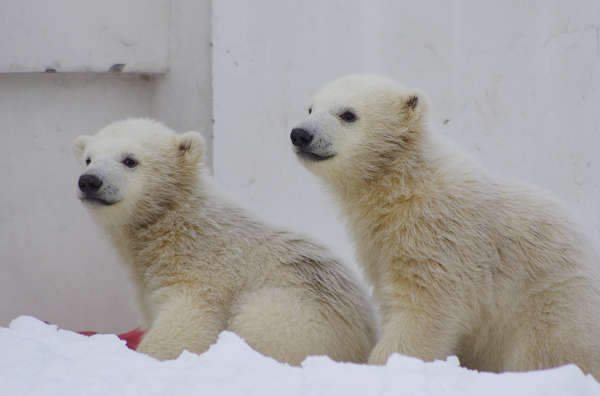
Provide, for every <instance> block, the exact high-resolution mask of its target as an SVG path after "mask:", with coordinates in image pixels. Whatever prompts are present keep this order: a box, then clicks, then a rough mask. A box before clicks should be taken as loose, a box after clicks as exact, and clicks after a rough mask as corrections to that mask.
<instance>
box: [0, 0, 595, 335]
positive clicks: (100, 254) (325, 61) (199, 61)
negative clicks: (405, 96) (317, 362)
mask: <svg viewBox="0 0 600 396" xmlns="http://www.w3.org/2000/svg"><path fill="white" fill-rule="evenodd" d="M72 1H74V0H72ZM111 1H112V0H111ZM41 3H44V2H41ZM52 3H53V4H63V5H65V4H66V5H68V4H69V3H68V1H67V0H62V1H57V2H52ZM160 3H161V2H160V1H155V2H151V3H150V4H153V7H155V8H151V9H147V10H145V11H144V12H148V13H149V15H151V17H148V18H149V19H153V20H159V21H160V20H166V21H168V27H167V28H165V29H163V30H162V31H163V32H164V33H163V36H164V35H166V36H168V37H166V38H164V37H162V36H161V37H162V38H161V39H160V40H158V41H157V42H154V43H153V40H149V41H147V40H146V39H148V37H153V36H152V35H151V34H144V35H142V37H141V40H142V41H143V42H144V43H145V44H144V45H146V46H147V47H146V48H155V47H154V45H155V44H156V45H158V47H156V48H163V49H164V47H163V44H160V43H163V41H162V40H163V39H164V43H166V44H165V45H166V46H167V48H166V49H165V51H166V52H165V53H166V55H165V56H166V58H164V59H166V60H165V61H164V63H165V64H166V70H164V71H161V70H159V69H157V70H156V71H154V72H153V73H152V74H148V73H147V70H146V69H143V68H142V66H139V67H138V68H139V70H138V71H137V72H134V73H133V74H130V75H127V74H125V73H122V74H107V73H82V72H79V73H72V72H65V73H57V74H38V73H18V74H0V119H2V120H3V126H2V127H1V128H0V183H1V186H2V187H1V188H0V326H6V325H7V324H8V322H9V321H10V320H11V319H13V318H14V317H16V316H18V315H21V314H28V315H34V316H36V317H38V318H40V319H44V320H47V321H50V322H53V323H57V324H59V325H60V326H61V327H64V328H69V329H73V330H96V331H113V332H122V331H127V330H130V329H132V328H133V327H134V326H136V325H137V320H136V318H135V316H134V314H133V313H132V312H131V310H130V309H129V291H128V288H127V282H126V281H125V279H124V274H123V272H122V271H121V269H120V266H119V263H118V260H117V259H116V257H115V255H114V253H112V250H111V248H110V246H109V245H108V243H107V242H106V241H105V240H104V239H103V237H102V236H101V234H100V232H99V231H98V230H97V229H96V227H95V225H94V224H93V222H92V220H91V218H90V217H89V216H88V214H87V213H86V211H85V209H84V208H83V207H82V206H81V204H80V203H79V202H78V201H77V199H76V197H75V188H76V181H77V177H78V174H79V169H78V168H77V164H76V162H75V160H74V158H73V156H72V154H71V143H72V140H73V139H74V138H75V137H76V136H78V135H81V134H93V133H95V132H96V131H97V130H98V129H100V128H101V127H103V126H104V125H106V124H108V123H109V122H112V121H114V120H117V119H121V118H125V117H128V116H150V117H154V118H158V119H159V120H161V121H163V122H165V123H166V124H168V125H170V126H171V127H173V128H174V129H176V130H178V131H187V130H191V129H196V130H201V131H202V132H203V133H204V134H205V136H207V137H208V138H209V139H210V137H211V135H212V134H213V133H214V146H213V150H214V151H213V153H212V157H211V158H212V161H213V164H214V172H215V178H216V180H217V184H220V185H221V186H222V187H223V189H224V190H226V191H227V192H229V193H230V195H232V196H233V198H234V199H236V200H237V201H239V202H241V203H242V204H243V205H244V206H246V207H248V208H250V209H251V210H252V211H253V212H255V213H256V214H257V215H258V216H260V217H261V218H263V219H266V220H267V221H269V222H271V223H276V224H279V225H282V226H285V227H287V228H292V229H296V230H300V231H303V232H305V233H307V234H309V235H310V236H312V237H314V239H316V240H319V241H321V242H323V243H325V244H326V245H328V246H330V247H332V248H333V249H334V251H335V252H336V253H337V254H338V255H339V256H341V257H342V258H343V259H345V260H346V261H347V262H353V257H352V252H351V246H350V244H349V242H348V240H347V238H346V236H345V230H344V228H343V226H342V225H341V223H340V221H339V220H338V218H337V213H336V210H335V207H334V206H333V205H332V204H331V203H330V202H329V199H328V198H327V197H325V196H324V195H323V193H322V191H321V188H320V186H319V183H318V181H317V180H316V179H315V178H314V177H313V176H312V175H311V174H309V172H308V171H306V170H305V169H304V168H302V166H300V165H299V164H298V163H297V161H296V159H295V158H294V155H293V154H292V151H291V145H290V142H289V133H290V131H291V129H292V127H293V126H294V125H296V124H297V123H299V122H300V121H302V119H303V118H304V117H305V116H306V110H307V106H308V103H309V100H310V97H311V96H312V95H313V94H314V93H315V92H316V91H317V90H318V89H319V87H320V86H321V85H322V84H324V83H326V82H328V81H330V80H332V79H334V78H337V77H340V76H342V75H345V74H348V73H356V72H375V73H381V74H384V75H386V76H388V77H391V78H394V79H396V80H398V81H400V82H402V83H404V84H405V85H407V86H409V87H419V88H422V89H424V90H425V91H426V92H427V93H428V94H429V99H430V102H431V107H432V110H431V119H430V124H431V128H432V129H434V130H436V131H438V132H440V133H442V134H444V135H447V136H449V137H450V138H451V139H453V140H455V141H457V142H458V143H459V144H460V145H462V146H463V147H465V148H466V149H467V150H469V151H470V152H472V153H473V154H474V156H475V157H476V158H478V159H480V161H481V162H482V163H483V164H484V165H485V166H487V167H488V168H491V169H492V170H494V171H497V172H500V173H502V174H505V175H509V176H513V177H517V178H520V179H524V180H527V181H530V182H533V183H535V184H538V185H540V186H542V187H544V188H546V189H548V190H550V191H552V192H553V193H554V194H556V195H557V196H559V197H560V198H561V199H562V200H563V201H565V202H566V203H568V204H569V205H570V206H571V207H573V208H574V211H575V212H576V214H578V215H579V216H580V218H581V219H582V220H583V221H584V222H585V224H586V225H587V226H589V227H590V228H591V229H592V232H593V234H594V235H595V237H596V239H598V240H600V199H599V197H600V159H599V158H600V156H599V153H600V130H599V128H600V111H599V108H600V89H599V88H600V42H599V36H600V30H599V27H600V22H598V18H597V16H598V15H600V3H599V2H597V1H596V0H575V1H568V2H567V1H554V0H552V1H543V0H535V1H522V0H520V1H515V0H506V1H502V2H500V1H497V2H482V1H474V0H473V1H441V0H423V1H392V0H390V1H359V0H346V1H328V2H324V1H318V0H293V1H286V2H282V1H275V0H270V1H267V0H253V1H241V0H235V1H233V0H230V1H225V0H213V1H212V2H211V1H208V0H205V1H200V2H198V1H193V0H171V1H167V0H165V1H164V4H166V5H167V6H166V7H163V8H161V7H160V6H157V4H158V5H160ZM22 4H29V5H31V4H34V5H35V4H37V5H39V4H40V2H39V1H34V0H27V1H24V2H8V3H6V4H5V3H3V4H2V6H0V10H1V11H2V12H0V22H1V23H0V29H1V26H6V25H3V24H5V23H6V21H8V20H9V19H10V20H14V18H16V19H18V18H23V15H26V14H27V12H26V11H27V10H26V11H23V8H22ZM106 4H107V6H111V4H110V3H106ZM136 4H140V3H136ZM55 7H56V8H49V9H48V11H46V13H45V16H46V17H47V19H49V20H55V21H56V22H55V23H54V24H50V25H48V26H53V27H54V28H56V27H57V26H58V30H57V31H54V32H53V33H52V35H57V36H58V37H59V39H58V40H57V39H56V38H54V39H53V40H50V41H52V42H54V43H57V42H58V43H60V42H61V40H60V36H61V35H68V34H72V27H69V29H66V28H65V29H63V30H61V29H60V26H61V23H60V18H59V16H60V7H58V6H55ZM30 9H31V8H29V10H30ZM113 9H114V10H120V12H125V13H127V12H131V13H132V14H131V15H130V17H127V18H123V17H122V16H120V17H119V18H115V19H114V20H111V22H110V24H107V23H106V22H105V20H104V19H102V20H100V21H96V22H97V23H99V25H97V24H96V27H97V26H100V27H102V26H110V29H108V30H109V31H110V33H111V34H116V33H115V32H125V33H123V34H126V32H127V26H125V27H123V25H120V26H116V25H114V24H115V23H117V22H116V21H127V20H129V18H136V17H139V15H140V13H139V12H135V11H133V9H131V8H129V7H128V6H124V7H121V8H120V7H114V6H113ZM17 11H18V12H17ZM10 12H13V14H10ZM24 12H25V13H24ZM95 12H96V11H95ZM144 12H142V14H143V13H144ZM162 13H166V14H162ZM98 15H104V14H103V13H102V12H98ZM211 18H212V19H211ZM211 21H212V24H211ZM92 22H94V18H91V19H90V22H89V23H90V24H92ZM11 23H16V26H17V27H15V28H14V29H15V30H14V31H11V36H10V37H11V40H19V37H21V36H20V35H19V30H18V29H19V28H18V26H19V23H17V22H11ZM139 23H141V24H142V25H141V26H142V27H140V28H139V29H142V30H141V31H145V30H143V29H144V28H143V26H144V23H143V20H142V21H140V22H139ZM10 26H15V25H14V24H13V25H10ZM65 26H67V25H65ZM161 26H162V25H161ZM122 29H124V30H122ZM159 30H160V29H159ZM0 33H2V32H1V31H0ZM21 33H22V32H21ZM23 34H24V33H23ZM82 34H83V33H82ZM211 35H212V42H213V47H211V46H210V40H211ZM117 36H118V34H117ZM2 37H3V36H2V34H0V43H4V42H5V41H2V40H3V39H2ZM69 42H75V43H77V41H76V40H75V41H69ZM100 42H102V40H100ZM34 43H35V41H34ZM107 43H108V44H102V45H108V47H107V48H108V50H107V51H105V52H104V53H105V54H114V53H118V51H121V50H126V48H125V49H124V48H121V46H120V45H117V47H114V48H112V49H114V51H112V50H111V45H112V44H110V43H117V44H118V43H122V41H120V40H116V41H115V40H109V41H107ZM77 45H81V46H82V48H86V49H87V50H89V51H92V53H95V52H94V47H93V46H92V47H90V46H89V43H87V42H81V41H80V42H79V44H77ZM117 48H118V50H117ZM34 49H35V48H34ZM23 51H26V52H27V53H30V52H32V51H30V50H29V48H27V49H25V48H24V49H23ZM33 53H34V54H35V51H33ZM43 53H44V54H48V52H47V51H43ZM126 53H127V54H129V53H128V52H126ZM150 53H151V51H150ZM7 54H9V52H7V51H6V50H5V49H4V47H3V45H0V58H2V61H1V62H0V64H2V63H3V62H4V63H5V64H14V62H12V63H11V62H6V61H5V60H4V59H5V58H4V57H5V56H8V55H7ZM10 54H11V55H10V56H11V57H16V58H17V59H16V60H15V62H17V64H19V62H21V58H20V54H21V52H19V51H17V52H10ZM56 54H57V55H56V56H55V57H54V58H56V59H54V60H53V61H52V62H50V64H62V63H61V62H60V61H61V59H59V58H60V57H59V55H60V54H64V52H56ZM51 55H52V52H50V58H47V59H52V58H53V57H52V56H51ZM65 56H66V55H65ZM124 56H125V55H124ZM127 56H129V55H127ZM40 59H41V58H40ZM44 59H46V58H44ZM100 59H104V58H100ZM115 59H120V58H115ZM136 59H138V58H136V57H135V56H133V57H132V58H131V60H128V61H127V62H129V65H134V64H135V62H136ZM160 59H163V58H161V57H160V56H158V57H156V58H155V61H156V64H160V63H161V62H162V61H161V60H160ZM113 61H114V62H115V63H121V61H117V60H114V59H112V58H111V59H110V61H107V63H102V62H100V63H98V64H99V65H101V66H102V67H100V66H98V69H96V68H88V69H77V68H76V66H72V70H71V71H73V70H75V71H76V70H88V71H89V70H92V71H94V70H96V71H97V70H101V71H103V70H105V69H106V64H108V63H112V62H113ZM77 62H79V63H77ZM77 62H75V63H73V64H75V65H77V64H79V65H82V64H83V63H82V62H80V61H77ZM47 63H48V62H47V61H44V62H41V61H40V62H38V63H36V65H38V66H36V67H46V66H44V65H46V64H47ZM32 65H33V63H32ZM40 65H41V66H40ZM77 67H78V66H77ZM30 68H34V67H33V66H31V67H30ZM36 70H37V69H36ZM44 70H45V69H44ZM2 71H4V72H6V71H12V69H11V70H2ZM58 71H60V70H58ZM67 71H68V70H67ZM125 71H127V69H125ZM211 82H212V85H211ZM213 117H214V129H213V124H212V118H213Z"/></svg>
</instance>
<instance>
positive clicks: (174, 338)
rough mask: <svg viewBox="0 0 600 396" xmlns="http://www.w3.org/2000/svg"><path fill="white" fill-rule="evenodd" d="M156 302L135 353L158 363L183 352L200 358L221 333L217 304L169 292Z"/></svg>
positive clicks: (184, 294) (221, 315)
mask: <svg viewBox="0 0 600 396" xmlns="http://www.w3.org/2000/svg"><path fill="white" fill-rule="evenodd" d="M160 300H162V301H161V302H160V303H158V304H156V310H155V312H156V314H155V316H154V320H153V321H152V324H151V325H150V328H149V329H148V331H147V332H146V334H145V336H144V338H143V339H142V341H141V342H140V345H139V347H138V348H137V351H138V352H141V353H145V354H147V355H150V356H152V357H155V358H157V359H159V360H168V359H176V358H178V357H179V355H181V353H182V352H183V350H188V351H190V352H194V353H197V354H201V353H202V352H205V351H206V350H207V349H208V348H209V347H210V346H211V345H212V344H214V343H215V342H216V341H217V338H218V336H219V334H220V333H221V332H222V331H223V330H225V320H224V315H223V312H221V311H222V309H220V308H219V304H216V303H212V304H211V303H210V302H208V301H205V300H203V299H202V298H201V297H200V296H197V295H194V294H193V293H186V292H175V293H173V292H170V293H167V296H163V297H162V298H161V299H160Z"/></svg>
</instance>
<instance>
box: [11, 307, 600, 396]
mask: <svg viewBox="0 0 600 396" xmlns="http://www.w3.org/2000/svg"><path fill="white" fill-rule="evenodd" d="M0 395H10V396H13V395H28V396H29V395H36V396H37V395H60V396H68V395H78V396H80V395H85V396H93V395H127V396H138V395H219V396H229V395H235V396H238V395H250V396H251V395H261V396H271V395H277V396H285V395H310V396H312V395H328V396H331V395H344V396H352V395H361V396H368V395H395V396H397V395H424V396H427V395H436V396H443V395H449V396H458V395H461V396H463V395H492V396H494V395H502V396H505V395H510V396H519V395H527V396H535V395H540V396H541V395H544V396H548V395H578V396H585V395H600V384H598V383H597V382H596V381H595V380H594V379H593V378H592V377H591V376H589V375H588V376H585V375H584V374H583V373H582V372H581V370H579V369H578V368H577V367H576V366H574V365H567V366H563V367H559V368H555V369H551V370H543V371H534V372H528V373H503V374H493V373H480V372H477V371H472V370H468V369H465V368H462V367H459V366H458V359H456V357H450V358H448V360H447V361H446V362H444V361H435V362H431V363H424V362H422V361H420V360H418V359H415V358H410V357H405V356H401V355H393V356H392V357H391V358H390V360H389V361H388V364H387V365H386V366H367V365H363V364H351V363H337V362H334V361H332V360H330V359H329V358H326V357H323V356H311V357H309V358H307V359H306V360H305V361H304V363H303V364H302V367H291V366H288V365H286V364H281V363H279V362H277V361H275V360H273V359H271V358H268V357H265V356H262V355H260V354H259V353H257V352H255V351H254V350H253V349H251V348H250V347H249V346H248V345H247V344H246V343H245V342H244V341H243V340H242V339H240V338H239V337H238V336H237V335H235V334H234V333H231V332H227V331H225V332H223V333H221V335H220V337H219V340H218V342H217V343H216V344H215V345H213V346H212V347H211V348H210V349H209V350H208V351H207V352H205V353H203V354H202V355H200V356H198V355H196V354H193V353H189V352H187V351H186V352H184V353H183V354H182V355H181V356H180V357H179V358H178V359H176V360H171V361H166V362H160V361H158V360H155V359H153V358H151V357H149V356H146V355H143V354H140V353H137V352H135V351H132V350H130V349H128V348H127V347H126V345H125V341H122V340H119V339H118V338H117V336H114V335H94V336H91V337H86V336H83V335H80V334H77V333H74V332H71V331H66V330H60V329H58V328H57V326H54V325H47V324H45V323H43V322H41V321H39V320H37V319H35V318H32V317H27V316H21V317H19V318H17V319H15V320H14V321H13V322H12V323H11V324H10V326H9V328H2V327H0Z"/></svg>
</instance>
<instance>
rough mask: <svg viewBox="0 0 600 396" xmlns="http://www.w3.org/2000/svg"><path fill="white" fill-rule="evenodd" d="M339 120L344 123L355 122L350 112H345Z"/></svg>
mask: <svg viewBox="0 0 600 396" xmlns="http://www.w3.org/2000/svg"><path fill="white" fill-rule="evenodd" d="M340 118H341V119H342V120H344V121H346V122H354V121H355V120H356V116H355V115H354V113H352V112H351V111H346V112H345V113H344V114H342V115H341V116H340Z"/></svg>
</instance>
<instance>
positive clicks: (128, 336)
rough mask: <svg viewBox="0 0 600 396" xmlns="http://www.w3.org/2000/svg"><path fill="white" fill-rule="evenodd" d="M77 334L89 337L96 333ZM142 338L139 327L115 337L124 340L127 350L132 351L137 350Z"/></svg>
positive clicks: (142, 333) (83, 332) (81, 332)
mask: <svg viewBox="0 0 600 396" xmlns="http://www.w3.org/2000/svg"><path fill="white" fill-rule="evenodd" d="M79 334H83V335H84V336H88V337H89V336H93V335H94V334H98V333H96V332H95V331H80V332H79ZM143 336H144V332H143V331H142V329H141V328H140V327H138V328H137V329H135V330H132V331H130V332H129V333H123V334H117V337H119V338H120V339H122V340H124V341H125V342H126V343H127V347H129V349H133V350H134V351H135V350H136V349H137V347H138V345H140V341H141V340H142V337H143Z"/></svg>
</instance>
